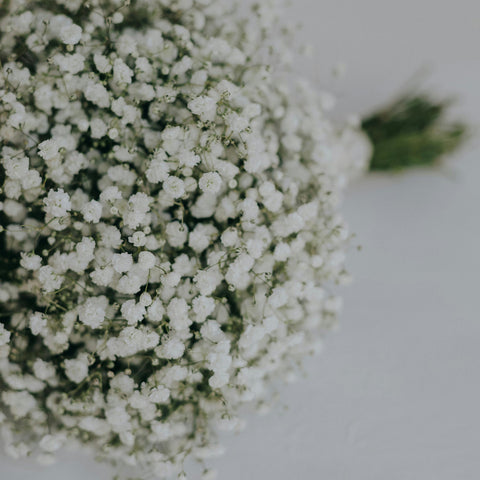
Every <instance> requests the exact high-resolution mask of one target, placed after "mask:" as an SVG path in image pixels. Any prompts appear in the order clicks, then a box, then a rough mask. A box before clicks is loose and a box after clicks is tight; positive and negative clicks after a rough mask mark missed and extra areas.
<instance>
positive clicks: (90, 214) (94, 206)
mask: <svg viewBox="0 0 480 480" xmlns="http://www.w3.org/2000/svg"><path fill="white" fill-rule="evenodd" d="M82 215H83V218H84V219H85V221H86V222H91V223H98V222H99V221H100V218H101V216H102V204H101V203H100V202H97V201H96V200H90V202H88V203H86V204H85V205H84V206H83V208H82Z"/></svg>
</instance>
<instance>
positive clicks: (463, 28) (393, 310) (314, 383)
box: [0, 0, 480, 480]
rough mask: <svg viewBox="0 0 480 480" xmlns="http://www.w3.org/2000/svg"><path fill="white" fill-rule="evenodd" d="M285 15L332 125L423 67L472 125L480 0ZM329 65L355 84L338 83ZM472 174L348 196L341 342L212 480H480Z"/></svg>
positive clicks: (89, 466) (299, 4)
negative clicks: (333, 98) (352, 235)
mask: <svg viewBox="0 0 480 480" xmlns="http://www.w3.org/2000/svg"><path fill="white" fill-rule="evenodd" d="M291 11H292V16H293V17H294V18H296V19H298V20H301V21H302V22H303V25H304V27H303V28H302V34H301V35H302V36H303V38H304V39H305V40H306V41H309V42H311V43H313V44H315V48H316V53H315V55H314V57H313V59H312V60H311V62H309V63H308V64H307V63H303V64H302V67H303V68H304V69H305V70H307V71H308V72H309V75H310V78H312V79H314V80H318V82H319V85H321V86H322V87H324V88H327V89H330V90H333V91H334V92H335V93H336V94H337V95H338V97H339V105H338V110H339V111H340V112H343V113H347V112H350V111H360V112H365V111H368V110H369V109H371V108H372V107H374V106H376V105H378V104H379V103H381V102H382V100H385V99H388V98H389V97H390V96H391V95H392V94H394V93H395V92H397V91H398V89H400V88H403V87H404V85H405V82H406V80H407V79H408V78H410V77H411V76H412V74H413V73H415V72H417V71H418V70H419V69H421V68H422V67H425V66H427V67H430V69H431V73H430V75H429V77H428V78H429V79H428V85H429V86H431V88H432V89H433V90H434V91H437V92H443V93H449V94H451V93H453V94H456V95H457V96H458V98H459V104H458V106H457V114H458V115H463V116H464V117H465V118H467V119H469V120H470V122H471V123H472V125H473V126H474V127H475V128H476V126H477V124H478V122H479V120H480V111H479V110H480V109H479V107H480V101H479V100H480V58H479V57H480V54H479V46H480V6H479V3H478V1H477V0H463V1H461V0H460V1H450V0H443V1H442V0H402V1H389V0H388V1H387V0H321V1H319V0H296V1H295V2H294V6H292V8H291ZM338 61H344V62H346V63H347V64H348V67H349V68H348V73H347V76H346V77H345V78H344V79H342V80H339V81H333V80H332V79H331V77H330V75H329V74H330V71H331V69H332V67H333V65H334V64H335V63H336V62H338ZM477 133H478V132H477ZM479 174H480V158H479V148H478V141H473V142H472V143H471V144H470V145H469V146H468V147H467V148H465V149H464V150H463V151H462V152H461V153H460V154H458V155H456V156H455V157H453V158H451V159H450V160H449V162H448V164H447V165H446V167H444V168H443V169H441V170H437V171H428V170H426V171H425V170H424V171H415V172H410V173H407V174H401V175H396V176H385V175H372V176H369V177H367V178H364V179H361V180H359V181H357V182H356V183H355V184H354V185H353V186H352V187H351V188H350V190H349V193H348V195H347V198H346V202H345V212H346V216H347V218H348V220H349V222H350V225H351V228H352V230H353V231H354V232H356V233H357V238H356V244H359V245H362V246H363V249H362V251H360V252H357V251H356V250H355V249H352V252H351V255H350V269H351V271H352V272H353V273H354V275H355V278H356V281H355V283H354V285H353V286H351V287H349V288H348V289H347V290H346V291H345V295H344V297H345V310H344V313H343V316H342V319H341V329H340V330H339V332H337V333H334V334H332V335H331V336H330V337H329V338H328V339H327V342H326V348H325V352H324V354H323V356H322V357H320V358H316V359H309V360H308V361H307V363H306V369H305V370H306V378H305V379H302V380H301V381H300V382H298V383H297V384H294V385H289V386H287V387H285V388H284V389H283V391H282V396H281V401H282V403H281V404H280V405H279V406H278V407H277V408H276V410H275V411H274V412H273V413H271V414H270V415H269V416H266V417H254V416H249V417H248V419H249V425H248V428H247V430H246V431H245V432H243V433H242V434H240V435H239V436H235V437H227V438H226V439H225V442H226V444H227V447H228V451H227V454H226V455H225V456H224V457H222V458H221V459H220V460H219V461H218V462H216V466H217V467H218V470H219V479H221V480H245V479H248V480H293V479H295V480H296V479H307V480H308V479H314V480H316V479H320V480H385V479H388V480H478V478H480V455H478V453H479V452H478V450H479V447H480V415H479V413H478V411H479V406H480V386H479V374H478V368H479V364H480V348H479V344H480V318H479V313H478V312H479V306H478V302H479V298H480V295H479V291H478V290H479V285H480V282H479V271H480V255H479V253H478V249H479V237H480V220H479V213H478V207H479V205H480V189H479V185H480V183H479V178H478V175H479ZM283 406H285V407H288V408H284V407H283ZM107 472H108V469H107V468H105V467H101V466H98V465H95V464H94V463H93V462H92V461H91V460H90V459H89V458H88V457H87V456H85V455H78V454H74V453H70V454H65V455H64V457H63V460H62V462H60V463H59V464H58V465H56V466H54V467H52V468H51V469H42V468H39V467H37V466H34V465H31V464H27V463H22V464H15V463H13V462H11V461H10V460H4V459H1V462H0V478H1V479H2V480H4V479H5V480H31V479H32V480H33V479H35V480H47V479H48V480H60V479H61V480H63V479H64V478H68V479H69V480H80V479H84V478H95V479H98V480H104V479H105V480H106V479H108V478H109V476H108V473H107ZM191 478H193V479H198V478H199V474H198V471H194V473H193V475H192V477H191Z"/></svg>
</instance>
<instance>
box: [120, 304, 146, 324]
mask: <svg viewBox="0 0 480 480" xmlns="http://www.w3.org/2000/svg"><path fill="white" fill-rule="evenodd" d="M121 312H122V315H123V318H125V320H127V322H128V324H129V325H136V324H137V323H138V322H140V321H141V320H142V318H143V316H144V315H145V313H146V310H145V307H144V306H143V305H142V304H141V303H135V300H127V301H126V302H124V303H123V305H122V308H121Z"/></svg>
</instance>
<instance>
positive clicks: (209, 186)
mask: <svg viewBox="0 0 480 480" xmlns="http://www.w3.org/2000/svg"><path fill="white" fill-rule="evenodd" d="M198 186H199V187H200V190H202V192H206V193H213V194H215V193H218V192H219V191H220V188H221V186H222V178H221V177H220V175H219V174H218V173H217V172H208V173H204V174H203V175H202V176H201V178H200V181H199V182H198Z"/></svg>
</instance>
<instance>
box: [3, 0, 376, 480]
mask: <svg viewBox="0 0 480 480" xmlns="http://www.w3.org/2000/svg"><path fill="white" fill-rule="evenodd" d="M277 23H278V18H277V16H276V13H275V11H274V10H272V8H271V7H270V6H269V4H268V2H262V3H261V4H257V5H254V6H253V7H251V8H249V9H248V11H247V12H246V13H245V14H242V12H241V11H239V10H237V9H234V8H232V7H231V6H230V5H229V4H228V2H222V1H215V0H136V1H134V0H132V1H131V2H130V1H125V0H89V1H82V0H39V1H25V0H7V1H4V2H3V3H2V5H1V6H0V35H1V37H0V38H1V50H0V60H1V73H0V137H1V138H0V141H1V145H0V147H1V156H0V185H1V191H0V201H1V203H0V221H1V226H0V249H1V258H0V308H1V312H0V391H1V395H0V423H1V424H2V427H1V428H2V433H3V441H4V447H5V450H6V451H7V452H8V453H9V454H10V455H12V456H14V457H17V458H21V457H24V456H27V455H29V456H33V457H35V458H37V459H38V460H40V461H42V462H43V463H49V462H51V461H52V459H53V456H54V453H55V451H57V450H58V449H60V448H61V447H62V446H63V445H64V444H66V443H67V442H79V443H81V444H85V445H88V446H90V447H93V448H94V449H95V451H96V453H97V454H98V456H99V457H100V458H102V459H105V460H108V461H111V462H112V463H114V464H117V465H119V471H122V472H125V471H127V470H128V469H129V468H131V471H132V472H134V476H135V478H147V477H148V478H151V476H154V477H155V478H166V477H172V476H175V475H183V473H182V470H183V467H182V465H183V461H184V459H185V458H186V457H187V456H192V457H193V458H196V459H199V460H200V461H204V460H206V459H208V458H210V457H212V456H214V455H216V454H218V453H220V452H221V447H220V446H219V445H217V443H216V440H215V432H216V431H217V430H218V429H227V430H236V429H239V428H240V427H241V426H242V421H241V419H239V418H238V417H237V412H238V408H239V406H240V405H242V404H246V403H250V404H253V405H257V406H262V405H265V404H266V402H267V401H268V398H269V388H268V387H269V385H270V384H271V382H272V381H274V380H275V379H285V378H288V377H289V376H290V375H291V374H292V372H294V371H295V369H296V368H297V364H298V362H299V361H300V360H301V359H302V358H303V357H304V356H305V355H307V354H309V353H312V352H315V351H316V350H317V349H318V347H319V341H320V340H321V337H322V333H323V331H324V330H326V329H328V327H329V326H330V325H331V324H332V323H333V321H334V319H335V315H336V313H337V311H338V309H339V306H340V301H339V299H338V298H337V297H336V296H334V295H333V294H332V293H331V292H330V286H331V285H334V284H336V283H342V282H344V281H346V280H348V274H347V273H346V272H345V269H344V250H345V246H346V242H347V240H348V237H349V234H348V231H347V229H346V227H345V225H344V223H343V221H342V219H341V217H340V216H339V214H338V200H339V197H340V194H341V191H342V188H343V187H344V185H345V183H346V180H347V179H348V177H350V176H351V175H352V174H354V173H355V172H356V171H358V170H361V169H362V168H363V167H364V166H365V164H366V162H367V160H368V157H369V154H370V147H369V143H368V141H367V140H366V139H365V137H364V136H363V135H362V134H360V133H359V132H358V131H357V130H356V129H355V128H354V127H349V126H347V127H344V128H342V129H338V128H336V127H334V126H333V125H332V123H331V122H330V121H329V120H328V119H327V117H326V111H327V110H328V108H329V107H330V103H331V102H330V98H329V97H328V96H325V95H318V94H316V93H315V92H314V91H312V90H311V89H309V88H308V85H307V84H306V83H305V82H304V81H302V80H301V79H298V78H296V76H295V75H294V74H293V73H292V72H289V70H288V60H289V58H290V57H291V55H290V53H291V52H289V51H288V49H287V48H286V46H287V44H289V43H290V40H289V39H288V37H287V39H286V40H282V38H283V37H280V36H279V34H278V32H277V30H278V28H277V27H276V25H277Z"/></svg>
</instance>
